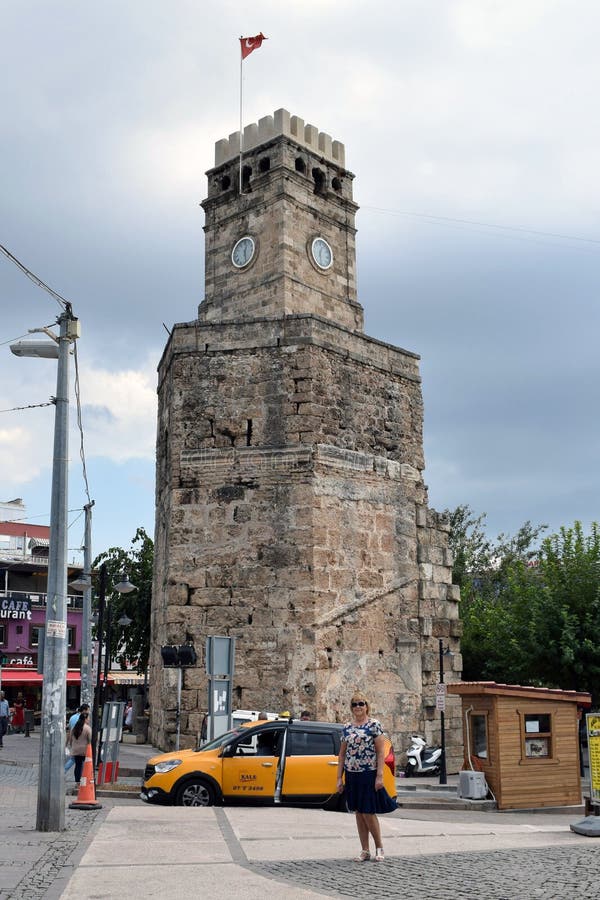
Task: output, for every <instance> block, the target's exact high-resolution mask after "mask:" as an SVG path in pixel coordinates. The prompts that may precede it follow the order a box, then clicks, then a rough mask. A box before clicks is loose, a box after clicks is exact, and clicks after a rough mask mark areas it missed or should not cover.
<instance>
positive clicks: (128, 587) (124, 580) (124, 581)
mask: <svg viewBox="0 0 600 900" xmlns="http://www.w3.org/2000/svg"><path fill="white" fill-rule="evenodd" d="M114 590H115V591H116V592H117V593H118V594H130V593H131V592H132V591H135V590H136V586H135V584H132V583H131V582H130V580H129V575H128V574H127V572H122V573H121V580H120V581H119V582H118V583H117V584H115V585H114Z"/></svg>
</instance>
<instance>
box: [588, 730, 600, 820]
mask: <svg viewBox="0 0 600 900" xmlns="http://www.w3.org/2000/svg"><path fill="white" fill-rule="evenodd" d="M585 724H586V727H587V736H588V754H589V759H590V799H591V800H593V801H595V802H596V803H600V715H599V714H598V713H588V714H587V715H586V717H585Z"/></svg>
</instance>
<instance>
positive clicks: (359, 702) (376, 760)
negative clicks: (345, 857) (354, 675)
mask: <svg viewBox="0 0 600 900" xmlns="http://www.w3.org/2000/svg"><path fill="white" fill-rule="evenodd" d="M350 709H351V712H352V721H351V722H349V723H348V724H347V725H344V730H343V733H342V741H341V744H340V754H339V758H338V773H337V775H338V778H337V789H338V793H342V791H343V790H344V788H345V792H346V803H347V807H348V810H349V811H350V812H353V813H355V814H356V828H357V830H358V837H359V840H360V846H361V852H360V854H359V855H358V856H357V857H356V858H355V859H356V862H366V861H367V860H369V859H371V852H370V850H369V836H371V837H372V838H373V841H374V842H375V861H376V862H383V860H384V858H385V857H384V853H383V844H382V841H381V829H380V827H379V820H378V818H377V813H388V812H393V811H394V810H395V809H396V801H395V800H392V798H391V797H390V795H389V794H388V792H387V791H386V789H385V788H384V786H383V766H384V752H385V738H384V736H383V728H382V727H381V723H380V722H378V721H377V719H372V718H371V717H370V715H369V702H368V700H367V698H366V697H365V695H364V694H362V693H360V692H358V691H356V692H355V693H354V694H353V695H352V699H351V700H350Z"/></svg>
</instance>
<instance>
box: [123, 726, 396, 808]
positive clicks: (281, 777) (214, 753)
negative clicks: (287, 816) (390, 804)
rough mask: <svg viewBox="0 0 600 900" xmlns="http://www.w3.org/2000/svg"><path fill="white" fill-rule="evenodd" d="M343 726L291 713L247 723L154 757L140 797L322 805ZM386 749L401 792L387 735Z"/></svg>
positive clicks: (389, 775) (391, 782) (390, 776)
mask: <svg viewBox="0 0 600 900" xmlns="http://www.w3.org/2000/svg"><path fill="white" fill-rule="evenodd" d="M342 728H343V726H342V725H340V724H337V723H335V724H333V723H328V722H302V721H299V720H298V721H295V720H292V719H290V720H287V721H286V720H284V721H282V720H279V721H276V722H260V723H256V722H248V723H246V724H244V725H241V726H240V727H238V728H234V729H233V730H232V731H228V732H226V733H225V734H222V735H220V737H218V738H215V739H214V740H213V741H210V742H209V743H207V744H204V746H203V747H202V748H200V749H198V750H178V751H174V752H172V753H162V754H161V755H160V756H154V757H152V758H151V759H149V760H148V763H147V765H146V770H145V772H144V780H143V783H142V789H141V793H140V797H141V799H142V800H145V801H146V802H149V803H170V804H176V805H177V806H213V805H214V804H221V803H231V802H245V803H276V804H288V805H297V806H322V805H323V804H324V803H325V801H326V800H328V799H329V798H330V797H331V795H332V794H334V793H335V790H336V781H337V762H338V753H339V750H340V740H341V736H342ZM385 754H386V757H385V762H386V765H385V766H384V779H383V780H384V787H385V789H386V790H387V792H388V794H389V795H390V797H395V796H396V782H395V778H394V774H395V758H394V750H393V747H392V744H391V741H389V739H388V738H386V747H385Z"/></svg>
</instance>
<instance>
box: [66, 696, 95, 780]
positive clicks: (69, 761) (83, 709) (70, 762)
mask: <svg viewBox="0 0 600 900" xmlns="http://www.w3.org/2000/svg"><path fill="white" fill-rule="evenodd" d="M89 711H90V704H89V703H82V704H81V706H78V707H77V712H74V713H73V715H72V716H71V718H70V719H69V724H68V725H67V729H68V730H69V734H70V733H71V732H72V731H73V729H74V728H75V726H76V725H77V722H78V721H79V716H80V715H81V713H89ZM65 755H66V759H65V775H66V774H67V772H68V771H69V770H70V769H72V768H73V766H74V765H75V757H74V756H73V754H72V753H71V750H70V748H69V735H67V746H66V747H65Z"/></svg>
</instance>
